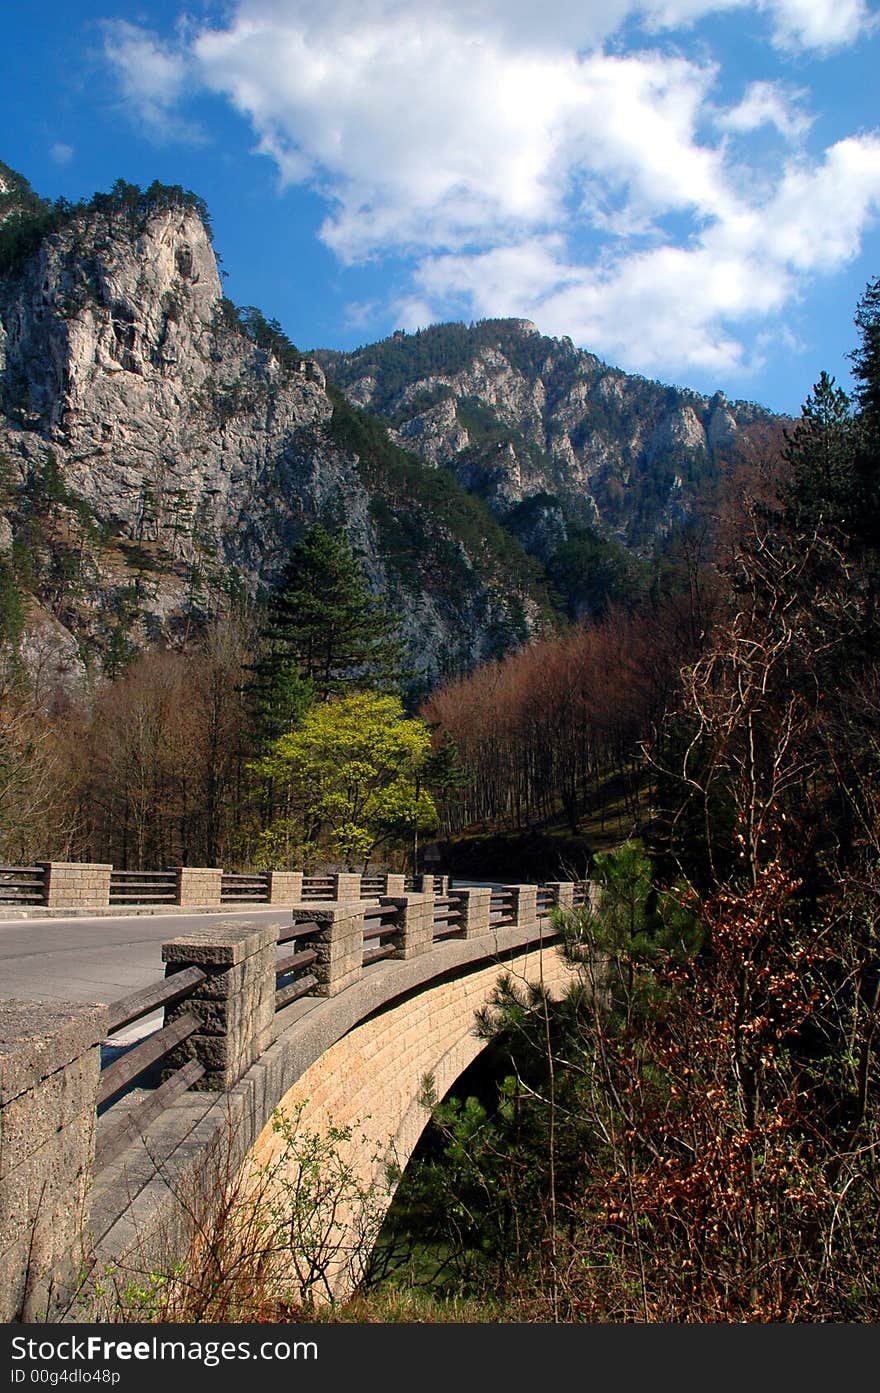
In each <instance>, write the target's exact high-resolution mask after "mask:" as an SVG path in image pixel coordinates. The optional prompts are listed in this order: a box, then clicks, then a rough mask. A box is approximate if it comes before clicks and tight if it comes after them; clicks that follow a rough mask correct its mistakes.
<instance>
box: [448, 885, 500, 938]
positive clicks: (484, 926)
mask: <svg viewBox="0 0 880 1393" xmlns="http://www.w3.org/2000/svg"><path fill="white" fill-rule="evenodd" d="M455 894H456V897H457V899H458V907H459V909H460V911H461V919H460V921H459V922H460V924H461V928H462V933H463V936H464V937H465V938H481V937H482V935H483V934H487V933H489V931H490V929H491V927H492V926H491V913H492V891H491V890H490V889H489V887H488V886H484V885H480V886H474V887H473V888H471V889H469V890H456V892H455Z"/></svg>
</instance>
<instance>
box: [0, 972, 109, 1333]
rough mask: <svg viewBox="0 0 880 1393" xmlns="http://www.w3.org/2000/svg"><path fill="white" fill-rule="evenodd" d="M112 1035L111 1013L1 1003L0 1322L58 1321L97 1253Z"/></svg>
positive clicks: (64, 1005) (62, 1004)
mask: <svg viewBox="0 0 880 1393" xmlns="http://www.w3.org/2000/svg"><path fill="white" fill-rule="evenodd" d="M106 1031H107V1009H106V1007H104V1006H83V1005H78V1004H76V1003H74V1002H69V1001H53V1002H37V1001H15V1000H12V1001H4V1002H2V1003H0V1270H2V1272H3V1281H2V1282H0V1321H3V1322H7V1323H8V1322H10V1321H18V1320H24V1321H33V1320H45V1319H46V1318H47V1316H48V1319H50V1320H51V1319H53V1315H52V1308H53V1304H60V1303H59V1297H61V1298H63V1294H64V1292H65V1291H67V1292H68V1293H70V1292H71V1291H72V1289H73V1285H75V1282H76V1279H77V1276H78V1274H79V1273H80V1271H81V1270H82V1266H83V1262H84V1260H85V1259H86V1258H87V1256H88V1254H87V1252H86V1239H85V1234H86V1230H87V1217H86V1216H87V1205H88V1201H89V1190H90V1187H91V1180H92V1163H93V1161H94V1157H95V1099H96V1097H97V1094H98V1082H99V1079H100V1071H101V1049H100V1041H101V1038H102V1036H104V1035H105V1034H106ZM53 1292H54V1293H55V1302H54V1303H53V1300H52V1294H53Z"/></svg>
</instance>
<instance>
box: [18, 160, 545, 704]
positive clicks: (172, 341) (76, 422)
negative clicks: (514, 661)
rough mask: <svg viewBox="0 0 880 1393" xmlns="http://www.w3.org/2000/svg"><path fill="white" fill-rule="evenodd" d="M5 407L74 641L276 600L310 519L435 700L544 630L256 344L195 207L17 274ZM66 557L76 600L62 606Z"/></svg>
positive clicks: (43, 553)
mask: <svg viewBox="0 0 880 1393" xmlns="http://www.w3.org/2000/svg"><path fill="white" fill-rule="evenodd" d="M5 187H6V186H5V185H4V188H5ZM6 191H7V194H8V193H9V190H8V189H7V190H6ZM2 192H3V190H0V194H2ZM7 212H8V200H7ZM264 323H265V321H264ZM0 393H2V395H0V407H2V414H0V455H2V457H3V465H2V471H3V474H2V480H0V485H2V490H0V540H2V544H3V546H4V547H5V549H6V551H7V552H8V551H10V549H12V548H13V547H14V545H15V539H16V537H17V538H18V539H19V542H20V543H21V539H23V538H24V537H25V536H26V535H27V537H29V538H30V542H29V543H28V545H30V546H31V547H32V549H33V553H34V560H35V567H34V569H35V580H34V593H35V596H36V598H37V599H38V600H39V602H40V605H41V607H42V608H41V613H42V612H44V611H45V610H46V608H47V606H48V609H49V610H51V611H52V613H53V614H54V617H55V619H56V620H57V621H58V622H60V623H61V624H62V625H64V626H66V627H67V628H68V630H69V631H70V632H71V633H72V634H73V635H74V636H75V638H76V640H77V641H78V642H80V643H81V644H88V643H93V644H97V646H98V650H99V651H100V648H101V644H102V642H104V640H105V639H106V634H107V631H108V629H109V628H112V627H113V625H114V624H116V623H117V622H118V618H111V616H113V615H117V616H118V613H119V612H120V611H121V607H122V604H123V597H126V600H125V603H126V605H127V606H128V611H129V621H128V622H129V631H128V635H127V636H128V638H129V639H130V641H131V642H132V643H133V644H134V645H135V646H136V647H139V646H143V645H144V644H146V643H147V642H149V641H151V640H155V639H159V640H163V641H167V640H168V639H173V638H175V637H179V636H180V635H181V634H186V633H188V632H190V630H191V628H192V625H193V623H194V622H195V623H198V622H202V621H203V620H204V619H205V618H206V617H210V615H211V614H212V613H215V612H217V611H218V610H219V609H221V608H223V607H224V605H225V604H227V603H228V602H229V598H230V595H231V593H232V592H233V590H235V589H239V590H244V591H246V592H249V593H251V594H254V593H255V592H256V591H257V589H258V588H259V587H260V586H271V584H272V583H273V582H274V580H275V579H276V578H277V576H278V574H279V572H280V570H281V568H282V567H283V565H284V562H285V560H286V557H287V555H288V553H289V550H290V548H291V546H292V545H293V543H294V542H295V541H296V540H297V539H298V538H299V537H300V536H301V535H302V533H303V531H304V530H305V528H306V527H307V526H308V525H310V524H311V523H313V522H315V521H317V520H321V521H323V522H324V523H325V524H327V525H330V526H332V527H340V528H342V529H344V531H345V532H346V533H347V535H348V538H349V540H350V541H351V543H352V546H353V547H354V549H355V550H356V552H357V553H358V554H359V555H360V557H361V559H362V561H363V564H364V566H365V569H366V571H367V574H368V576H369V578H370V582H371V584H372V585H373V586H374V588H375V589H376V590H377V591H382V592H383V593H385V594H386V595H387V597H388V598H389V600H390V601H391V603H392V605H393V606H394V607H395V609H396V610H397V612H398V613H399V615H400V619H401V623H402V626H403V630H404V634H405V635H406V637H407V639H408V641H409V645H410V649H411V655H412V659H413V662H414V665H415V666H416V668H417V669H418V670H420V671H421V672H422V674H423V681H424V683H425V684H426V685H430V684H431V683H432V682H434V681H436V680H437V678H438V676H439V675H440V674H441V673H443V672H446V671H461V670H466V669H469V668H470V667H472V666H473V665H474V664H475V663H477V662H479V661H481V660H483V659H484V658H486V657H489V656H493V655H495V654H497V653H498V652H500V651H503V650H504V648H505V647H508V646H510V645H512V644H515V643H518V642H521V641H522V640H523V639H524V638H527V637H528V636H529V634H530V633H531V632H533V631H534V629H535V627H536V625H537V624H538V622H539V619H540V614H541V604H540V601H539V600H538V599H536V598H535V597H534V596H533V595H532V594H530V593H529V589H528V585H527V584H520V583H519V582H517V581H516V580H515V579H513V580H511V578H510V577H509V576H507V575H505V574H504V568H503V566H502V569H501V571H498V570H497V569H495V570H493V566H494V565H495V563H494V562H491V561H490V562H487V560H486V557H485V555H483V554H482V548H480V547H479V546H477V545H476V544H475V543H474V540H473V538H470V539H468V538H465V537H463V536H461V535H459V534H458V532H457V531H456V525H455V522H454V518H453V516H452V511H451V510H447V512H446V513H444V512H443V510H442V508H439V509H438V508H437V507H432V506H431V505H430V502H429V501H426V500H425V499H423V498H421V496H420V493H419V488H418V478H417V477H416V476H417V475H418V471H419V470H420V469H422V466H421V465H419V463H418V461H416V460H413V461H412V463H411V469H412V470H414V471H416V474H415V475H414V476H413V477H412V478H409V476H408V482H407V484H406V488H405V489H403V492H402V486H401V485H399V484H398V485H396V486H394V487H391V486H389V488H388V489H387V490H386V489H385V488H384V486H383V483H382V480H381V470H379V469H378V468H373V467H370V468H368V467H367V464H366V462H365V461H364V459H362V458H361V457H360V456H359V454H358V451H357V449H356V448H353V447H352V446H351V445H350V444H349V443H348V441H347V440H346V439H345V438H344V436H341V435H340V432H339V430H335V431H334V428H333V415H334V405H333V402H332V401H331V398H330V396H329V395H328V391H327V384H326V381H325V375H324V371H323V369H322V367H321V366H320V364H319V363H318V362H317V361H316V359H315V358H309V357H304V356H302V355H300V354H298V353H297V351H296V350H295V349H293V346H292V345H290V344H289V343H288V342H287V341H286V340H284V336H283V335H280V336H279V335H277V334H268V335H265V334H264V335H260V334H257V335H254V334H252V333H249V332H246V331H244V330H243V325H242V320H241V318H240V317H239V316H237V315H236V313H235V311H234V307H233V306H231V305H230V304H229V302H228V301H225V300H224V298H223V293H222V288H221V281H220V276H219V272H218V267H217V260H216V256H215V253H214V249H213V246H212V243H211V238H210V235H209V232H208V229H207V227H206V224H205V221H204V219H203V217H202V215H201V214H200V212H199V210H198V209H197V208H196V207H193V206H191V205H190V204H188V203H187V202H186V201H182V202H179V203H175V202H174V200H171V201H170V204H169V203H167V202H165V203H163V204H162V205H161V206H157V207H155V208H150V207H147V209H146V211H144V210H143V209H141V210H140V212H138V213H137V215H135V214H127V213H126V212H125V211H119V210H111V211H100V210H98V211H96V210H95V209H94V208H93V207H89V208H88V209H84V210H78V211H77V212H76V213H75V215H74V216H73V217H72V218H70V219H69V220H67V221H66V222H64V221H62V224H61V225H60V226H59V227H55V228H53V229H52V230H50V231H49V232H48V233H47V234H46V235H45V236H42V238H41V239H40V240H39V241H38V243H37V244H36V245H35V246H33V247H32V248H29V250H28V252H27V254H26V255H24V256H22V257H20V258H19V259H18V261H17V262H16V263H15V264H14V265H13V266H11V267H7V268H6V270H5V273H4V274H3V276H2V278H0ZM47 461H49V464H48V465H47ZM47 469H48V473H47ZM47 481H48V482H47ZM395 490H396V491H395ZM404 495H405V496H404ZM34 500H37V502H35V501H34ZM40 500H42V501H40ZM35 517H36V518H37V519H38V522H39V526H38V527H37V528H36V531H35V523H34V518H35ZM29 518H30V522H28V519H29ZM487 523H491V520H490V519H489V518H488V515H487ZM404 534H405V537H404ZM402 539H404V540H405V542H406V547H405V549H404V547H403V546H402ZM71 550H73V551H74V552H76V555H77V561H76V568H77V576H76V586H75V587H68V591H67V592H65V593H64V594H61V593H60V592H59V593H55V592H53V595H50V594H49V593H48V591H49V589H50V587H49V585H48V582H46V581H45V576H46V575H47V574H48V573H49V572H50V571H51V570H52V567H53V565H55V563H56V561H57V557H58V555H59V554H60V553H61V552H62V551H63V552H64V554H65V556H67V555H68V554H69V553H70V551H71ZM404 550H405V557H404V555H403V554H404ZM496 550H499V549H497V548H496ZM402 557H403V559H401V558H402ZM404 562H405V564H404ZM65 564H67V563H65ZM74 588H75V590H76V597H75V600H74V599H73V598H71V597H72V594H73V590H74ZM32 612H33V613H36V612H37V611H36V610H33V611H32ZM42 627H43V629H44V630H45V628H46V625H45V623H43V626H42Z"/></svg>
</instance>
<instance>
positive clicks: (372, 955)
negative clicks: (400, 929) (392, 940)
mask: <svg viewBox="0 0 880 1393" xmlns="http://www.w3.org/2000/svg"><path fill="white" fill-rule="evenodd" d="M396 952H397V949H396V948H395V947H394V945H393V944H389V946H388V947H387V948H371V949H370V951H369V952H368V953H364V967H368V966H369V965H370V963H377V962H379V961H380V959H382V958H390V957H393V955H394V954H395V953H396Z"/></svg>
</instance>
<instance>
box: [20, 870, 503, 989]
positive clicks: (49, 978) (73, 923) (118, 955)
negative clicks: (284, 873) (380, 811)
mask: <svg viewBox="0 0 880 1393" xmlns="http://www.w3.org/2000/svg"><path fill="white" fill-rule="evenodd" d="M455 883H456V885H459V886H463V885H465V884H471V885H479V884H486V885H487V884H489V883H490V882H488V881H482V882H481V881H456V882H455ZM248 919H251V920H254V921H256V922H257V923H259V924H289V923H290V921H291V913H290V909H264V908H262V907H261V906H259V905H250V906H248V907H247V908H244V909H237V910H232V909H224V910H218V911H217V913H216V914H213V913H212V914H131V915H128V914H126V915H119V916H115V917H113V916H108V917H106V918H100V917H97V916H96V917H95V918H94V919H84V918H83V919H80V918H71V919H15V920H6V921H5V922H4V921H3V919H2V918H0V999H6V1000H8V999H10V998H12V997H17V998H18V999H20V1000H24V1001H50V1000H54V1001H82V1002H99V1001H100V1002H106V1003H109V1002H112V1001H118V1000H119V999H120V997H123V996H127V995H128V993H129V992H133V991H137V989H138V987H146V986H149V985H150V983H152V982H155V981H156V980H157V978H159V977H161V976H162V975H163V973H164V970H165V968H164V964H163V962H162V951H161V950H162V944H163V943H164V942H165V941H166V939H169V938H176V937H177V936H178V935H179V934H185V933H192V932H193V931H194V930H198V929H205V928H207V927H208V926H209V925H210V924H216V923H220V922H229V920H235V921H238V922H242V923H243V922H245V921H246V920H248Z"/></svg>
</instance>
